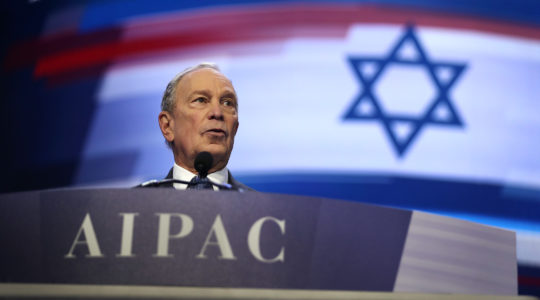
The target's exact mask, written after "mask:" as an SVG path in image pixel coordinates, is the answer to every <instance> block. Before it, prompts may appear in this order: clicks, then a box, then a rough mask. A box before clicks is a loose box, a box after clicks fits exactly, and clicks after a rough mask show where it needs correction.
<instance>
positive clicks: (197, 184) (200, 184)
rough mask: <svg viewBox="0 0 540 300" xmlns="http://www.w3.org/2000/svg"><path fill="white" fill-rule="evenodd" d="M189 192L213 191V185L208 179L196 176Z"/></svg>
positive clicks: (190, 184)
mask: <svg viewBox="0 0 540 300" xmlns="http://www.w3.org/2000/svg"><path fill="white" fill-rule="evenodd" d="M187 189H188V190H213V188H212V184H211V183H210V181H209V180H208V178H207V177H205V178H199V176H195V177H193V178H192V179H191V181H190V182H189V184H188V186H187Z"/></svg>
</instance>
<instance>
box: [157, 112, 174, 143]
mask: <svg viewBox="0 0 540 300" xmlns="http://www.w3.org/2000/svg"><path fill="white" fill-rule="evenodd" d="M158 122H159V129H161V134H163V137H164V138H165V139H166V140H167V141H168V142H172V141H173V140H174V119H173V118H172V115H171V113H169V112H168V111H162V112H160V113H159V115H158Z"/></svg>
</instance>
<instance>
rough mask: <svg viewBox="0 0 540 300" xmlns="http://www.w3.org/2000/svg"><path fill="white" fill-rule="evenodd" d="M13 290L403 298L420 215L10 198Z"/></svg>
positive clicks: (5, 231)
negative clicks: (65, 287)
mask: <svg viewBox="0 0 540 300" xmlns="http://www.w3.org/2000/svg"><path fill="white" fill-rule="evenodd" d="M0 207H1V208H2V210H1V211H0V216H1V217H0V220H1V221H0V222H1V223H2V226H1V228H2V229H0V230H1V231H2V232H1V233H2V235H1V243H2V245H10V246H8V247H2V250H0V251H1V252H2V253H1V260H2V266H3V267H2V268H1V270H0V279H1V280H2V281H3V282H26V283H30V282H31V283H85V284H117V285H118V284H119V285H171V286H201V287H210V286H213V287H256V288H287V289H331V290H332V289H334V290H376V291H392V290H393V287H394V283H395V280H396V276H397V271H398V267H399V263H400V258H401V253H402V250H403V247H404V243H405V238H406V235H407V230H408V225H409V221H410V218H411V212H408V211H403V210H397V209H389V208H382V207H377V206H371V205H363V204H358V203H349V202H343V201H334V200H332V201H330V200H325V199H319V198H309V197H298V196H287V195H276V194H264V193H236V192H222V193H215V192H212V191H197V192H187V191H184V192H181V191H176V190H172V189H132V190H114V189H113V190H58V191H43V192H31V193H20V194H11V195H3V196H1V197H0Z"/></svg>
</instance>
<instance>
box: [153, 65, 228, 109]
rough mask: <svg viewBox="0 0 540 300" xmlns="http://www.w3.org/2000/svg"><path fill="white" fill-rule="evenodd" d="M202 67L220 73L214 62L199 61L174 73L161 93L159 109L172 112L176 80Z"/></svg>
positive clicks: (178, 80)
mask: <svg viewBox="0 0 540 300" xmlns="http://www.w3.org/2000/svg"><path fill="white" fill-rule="evenodd" d="M204 68H209V69H213V70H216V71H218V72H220V73H221V70H220V69H219V67H218V66H217V65H216V64H214V63H200V64H198V65H196V66H194V67H189V68H187V69H185V70H184V71H182V72H180V73H178V74H176V76H174V78H173V79H172V80H171V81H169V84H167V88H166V89H165V92H164V93H163V98H162V99H161V110H162V111H168V112H170V113H173V109H174V105H175V104H176V101H175V100H176V87H177V86H178V82H180V80H182V78H184V76H186V75H187V74H189V73H191V72H193V71H196V70H199V69H204Z"/></svg>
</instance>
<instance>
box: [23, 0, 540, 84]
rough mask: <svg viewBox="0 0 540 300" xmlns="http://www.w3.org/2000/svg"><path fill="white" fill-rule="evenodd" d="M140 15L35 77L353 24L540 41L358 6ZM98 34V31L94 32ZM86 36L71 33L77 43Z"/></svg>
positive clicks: (58, 57) (500, 26) (326, 33)
mask: <svg viewBox="0 0 540 300" xmlns="http://www.w3.org/2000/svg"><path fill="white" fill-rule="evenodd" d="M159 18H160V19H158V17H154V18H142V19H140V20H139V21H137V22H131V23H127V24H126V27H125V28H123V34H122V38H119V39H118V40H115V41H105V42H103V43H97V44H94V45H90V46H88V45H87V46H85V47H82V48H76V49H73V48H70V49H69V50H65V49H64V50H62V51H58V52H56V53H53V54H48V55H45V56H43V57H41V58H40V59H39V61H38V63H37V66H36V69H35V72H34V74H35V76H37V77H48V76H56V75H59V74H62V73H66V72H73V71H74V70H77V69H84V68H88V67H92V66H96V65H100V64H107V63H110V62H112V61H115V60H118V59H129V58H134V59H136V58H137V56H139V55H146V56H148V55H149V54H152V53H155V54H156V55H161V53H163V51H166V50H174V49H189V48H190V47H193V46H204V45H212V47H213V48H215V52H216V53H219V45H220V44H223V43H239V42H252V41H266V40H268V41H272V40H273V41H278V40H286V39H287V38H291V37H321V38H328V37H344V35H345V34H346V32H347V30H348V28H349V26H350V25H351V24H355V23H362V24H366V23H368V24H369V23H383V24H399V25H401V24H405V23H414V24H416V25H419V26H433V27H443V28H452V29H466V30H478V31H483V32H490V33H498V34H504V35H511V36H517V37H525V38H532V39H540V28H537V27H530V26H529V27H527V26H523V25H518V24H512V23H508V22H504V23H503V22H499V21H493V20H486V19H479V18H472V17H465V16H456V15H450V14H440V13H431V12H426V11H419V10H409V9H406V10H405V9H397V8H395V7H387V6H373V5H360V4H332V5H315V4H309V5H307V4H305V5H300V4H296V5H287V4H279V5H270V6H263V5H258V6H250V7H247V8H246V7H243V8H242V7H240V8H235V9H234V10H233V9H225V10H215V9H211V10H205V11H198V12H194V13H193V14H188V13H187V12H181V13H176V14H174V15H170V16H169V17H167V18H165V17H163V18H162V17H159ZM94 34H95V33H94ZM86 38H87V35H79V36H75V37H73V40H74V42H75V43H76V41H78V40H84V39H86Z"/></svg>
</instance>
